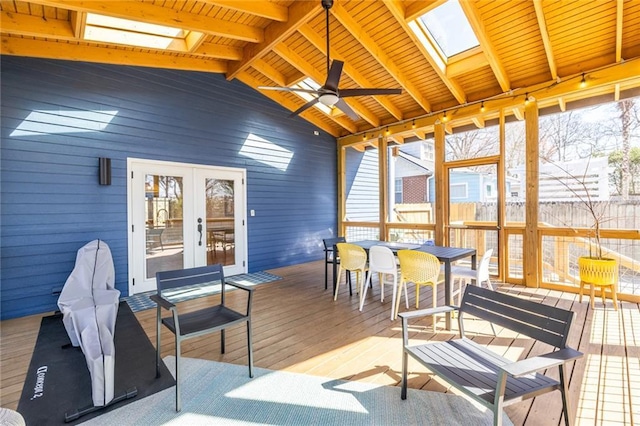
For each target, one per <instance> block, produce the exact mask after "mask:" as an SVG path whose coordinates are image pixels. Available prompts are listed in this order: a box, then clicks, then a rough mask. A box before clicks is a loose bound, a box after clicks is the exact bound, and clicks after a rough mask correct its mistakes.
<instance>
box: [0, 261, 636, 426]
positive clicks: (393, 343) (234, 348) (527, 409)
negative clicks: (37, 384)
mask: <svg viewBox="0 0 640 426" xmlns="http://www.w3.org/2000/svg"><path fill="white" fill-rule="evenodd" d="M323 266H324V265H323V263H322V262H313V263H308V264H302V265H296V266H291V267H286V268H281V269H275V270H271V271H269V272H271V273H274V274H276V275H279V276H281V277H283V279H282V280H280V281H277V282H274V283H270V284H265V285H262V286H258V287H257V288H256V292H255V299H254V311H253V314H254V324H253V334H254V356H255V365H256V366H258V367H263V368H269V369H274V370H286V371H293V372H299V373H306V374H313V375H319V376H326V377H332V378H340V379H349V380H362V381H367V382H375V383H379V384H385V385H391V386H394V385H398V384H399V381H400V373H401V347H402V343H401V342H402V341H401V329H400V322H399V321H393V322H392V321H390V319H389V314H390V299H391V289H390V288H389V287H387V288H386V291H385V293H386V297H385V301H384V303H380V290H379V287H374V290H373V291H370V292H369V293H368V295H367V303H366V304H365V307H364V311H363V312H359V311H358V304H357V297H356V296H355V295H354V296H352V297H350V296H349V293H348V290H347V288H346V286H345V287H342V288H341V292H340V294H339V296H338V300H337V301H336V302H334V301H333V298H332V295H331V291H330V290H329V291H325V290H324V282H323V280H324V272H323ZM499 291H503V292H508V293H511V294H518V295H520V296H521V297H524V298H529V299H534V300H539V301H541V302H542V303H546V304H550V305H555V306H559V307H563V308H566V309H571V310H573V311H575V312H576V317H575V320H574V324H573V328H572V333H571V336H570V346H572V347H574V348H577V349H579V350H581V351H582V352H584V353H585V354H586V355H585V357H584V358H582V359H581V360H579V361H578V362H576V363H575V366H574V367H573V368H572V370H571V374H570V378H571V381H570V393H571V401H572V405H573V411H574V412H575V413H576V418H577V424H584V425H594V424H595V425H603V424H607V425H634V424H636V425H640V305H638V304H632V303H625V302H623V303H622V306H621V309H620V310H618V311H617V312H616V311H614V310H613V308H612V305H611V303H610V302H609V303H608V306H607V309H603V307H602V304H601V302H600V303H597V304H596V309H595V310H592V309H590V308H589V306H588V303H587V301H586V299H585V301H584V302H583V303H578V300H577V296H576V295H574V294H571V293H563V292H558V291H551V290H544V289H537V290H532V289H527V288H523V287H518V286H512V285H506V284H503V285H499ZM409 292H410V293H411V292H412V289H411V288H410V289H409ZM240 293H242V292H232V293H230V296H231V297H230V298H229V299H230V301H231V303H238V304H239V306H240V305H241V304H242V303H243V301H242V300H240ZM211 297H213V298H216V297H217V296H211ZM430 298H431V295H430V290H429V289H428V288H423V289H422V291H421V307H428V306H429V303H430V302H429V301H430ZM587 299H588V298H587ZM184 303H185V304H187V306H188V308H189V309H190V308H192V307H193V308H197V307H198V306H199V304H201V303H203V299H200V301H198V302H184ZM410 306H411V309H413V308H414V306H415V300H414V299H412V298H410ZM401 309H403V308H401ZM136 316H137V317H138V319H139V320H140V322H141V323H142V325H143V327H144V328H145V330H146V331H147V334H148V335H149V337H150V339H151V341H152V342H155V310H147V311H142V312H139V313H137V314H136ZM40 317H41V316H39V315H37V316H31V317H26V318H20V319H15V320H8V321H3V322H2V323H0V327H1V329H0V332H1V333H2V334H1V336H2V338H1V343H0V351H1V354H0V377H1V379H0V380H1V383H0V385H1V393H0V397H1V400H0V405H2V406H3V407H8V408H13V409H15V408H16V407H17V403H18V399H19V397H20V392H21V390H22V384H23V382H24V377H25V374H26V370H27V368H28V365H29V360H30V357H31V352H32V350H33V347H34V344H35V339H36V336H37V333H38V328H39V324H40ZM430 322H431V321H430V319H429V320H426V321H425V322H424V324H418V327H417V328H416V331H417V332H418V333H417V336H416V337H417V338H418V339H420V340H424V341H427V340H443V339H450V338H453V337H456V335H457V334H456V333H457V331H456V329H457V326H456V327H455V329H454V330H453V331H442V330H441V329H442V327H443V326H444V319H443V318H442V319H440V320H439V321H438V325H439V327H440V330H439V331H438V332H437V333H433V331H432V328H431V326H430ZM471 323H472V324H471V326H470V327H469V329H470V330H469V331H470V332H472V334H473V335H474V340H476V341H478V342H481V343H483V344H487V345H488V346H489V347H491V348H492V349H493V350H495V351H498V352H500V353H503V354H504V355H505V356H507V357H508V358H511V359H518V358H523V357H527V356H531V355H534V354H537V353H542V352H544V351H545V350H546V349H547V348H544V347H543V346H542V345H540V344H538V343H536V344H533V342H532V341H531V340H530V339H528V338H527V337H525V336H520V335H514V334H513V333H510V332H509V331H508V330H504V329H497V330H496V331H497V332H498V336H497V337H494V336H493V334H492V333H491V330H490V328H489V327H488V325H487V324H486V323H483V322H481V321H478V320H476V321H472V322H471ZM245 338H246V337H245V333H244V330H243V329H242V328H240V329H238V330H237V331H234V330H231V331H230V332H229V333H228V337H227V354H225V355H224V356H221V355H220V354H219V344H218V337H217V336H215V337H213V336H208V337H203V338H200V339H192V340H189V341H187V342H185V343H184V344H183V356H187V357H197V358H206V359H212V360H216V361H225V362H231V363H237V364H245V363H246V347H245ZM163 339H164V341H163V342H164V343H163V351H162V354H163V356H166V355H171V354H172V353H173V339H172V338H171V336H170V335H169V334H167V335H166V337H164V334H163ZM409 386H410V387H412V388H419V389H425V390H432V391H439V392H447V391H448V389H447V387H446V386H444V385H443V384H442V382H439V381H438V379H434V378H433V377H432V375H431V374H430V373H429V372H428V371H426V370H424V369H422V368H421V367H420V366H419V365H418V364H417V363H413V362H410V383H409ZM398 402H400V391H399V390H398ZM507 414H508V415H509V417H510V418H511V420H512V421H513V423H514V424H515V425H527V426H530V425H557V424H562V423H563V422H562V421H561V420H560V418H561V401H560V394H559V393H558V392H552V393H550V394H546V395H543V396H541V397H538V398H536V399H534V400H528V401H525V402H521V403H518V404H515V405H512V406H510V407H507Z"/></svg>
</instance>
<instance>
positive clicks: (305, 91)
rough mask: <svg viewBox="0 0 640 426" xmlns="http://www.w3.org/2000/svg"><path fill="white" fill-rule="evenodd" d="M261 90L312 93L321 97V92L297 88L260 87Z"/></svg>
mask: <svg viewBox="0 0 640 426" xmlns="http://www.w3.org/2000/svg"><path fill="white" fill-rule="evenodd" d="M258 89H260V90H277V91H280V92H302V93H311V94H312V95H318V96H319V95H320V92H319V91H317V90H312V89H299V88H297V87H274V86H258Z"/></svg>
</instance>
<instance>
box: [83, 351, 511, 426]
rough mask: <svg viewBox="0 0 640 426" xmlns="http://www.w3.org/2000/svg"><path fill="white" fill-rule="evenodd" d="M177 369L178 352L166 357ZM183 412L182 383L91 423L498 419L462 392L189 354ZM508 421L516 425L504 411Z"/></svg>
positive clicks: (393, 422) (442, 422)
mask: <svg viewBox="0 0 640 426" xmlns="http://www.w3.org/2000/svg"><path fill="white" fill-rule="evenodd" d="M164 361H165V363H166V364H167V366H168V367H169V370H171V371H172V372H173V371H174V370H175V358H174V357H173V356H169V357H166V358H165V359H164ZM182 371H183V372H182V380H183V382H182V411H181V412H180V413H176V412H175V388H173V387H172V388H169V389H166V390H164V391H161V392H159V393H156V394H154V395H151V396H148V397H146V398H144V399H141V400H140V401H137V402H133V403H130V404H128V405H126V406H124V407H122V408H119V409H117V410H114V411H111V412H108V413H106V414H104V415H102V416H99V417H96V418H94V419H91V420H89V421H88V422H86V423H83V424H86V425H101V426H102V425H438V426H442V425H474V426H476V425H491V424H493V416H492V414H491V412H490V411H488V410H485V409H484V408H481V407H479V406H477V405H474V404H473V403H471V402H470V401H469V400H467V399H466V398H464V397H462V396H457V395H449V394H444V393H438V392H427V391H420V390H415V389H409V393H408V397H407V399H406V400H405V401H403V400H401V399H400V388H399V387H394V386H381V385H374V384H369V383H362V382H350V381H345V380H336V379H329V378H326V377H317V376H310V375H306V374H298V373H289V372H284V371H271V370H266V369H262V368H255V369H254V378H253V379H250V378H249V374H248V369H247V367H246V366H242V365H234V364H225V363H219V362H214V361H206V360H201V359H192V358H183V363H182ZM504 424H505V425H512V423H511V421H509V419H508V418H507V416H506V415H505V416H504Z"/></svg>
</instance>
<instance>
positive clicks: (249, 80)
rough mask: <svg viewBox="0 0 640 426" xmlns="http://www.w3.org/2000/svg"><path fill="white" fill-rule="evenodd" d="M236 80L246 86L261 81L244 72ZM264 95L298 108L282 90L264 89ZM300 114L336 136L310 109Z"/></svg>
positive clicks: (291, 108) (331, 128)
mask: <svg viewBox="0 0 640 426" xmlns="http://www.w3.org/2000/svg"><path fill="white" fill-rule="evenodd" d="M238 80H240V81H241V82H243V83H244V84H246V85H247V86H251V87H257V86H260V85H261V82H260V81H259V80H257V79H256V78H255V77H253V76H251V75H249V74H248V73H246V72H243V73H240V74H239V75H238ZM264 95H265V96H266V97H268V98H270V99H271V100H273V101H274V102H276V103H278V104H280V105H282V106H283V107H285V108H288V109H289V110H291V111H293V110H295V109H297V108H298V106H297V104H296V103H295V102H293V101H291V100H290V99H288V98H287V97H286V95H284V94H283V93H282V92H276V91H272V90H269V91H265V92H264ZM301 116H302V117H303V118H304V119H305V120H307V121H308V122H310V123H312V124H313V125H315V126H318V127H319V128H320V129H322V130H324V131H325V132H327V133H329V134H331V135H333V136H336V137H337V136H338V132H337V131H336V129H335V128H333V127H331V126H329V125H328V124H327V123H325V122H323V121H322V120H318V119H317V118H316V117H315V116H314V115H313V113H312V112H311V111H309V110H307V111H305V112H303V113H302V114H301Z"/></svg>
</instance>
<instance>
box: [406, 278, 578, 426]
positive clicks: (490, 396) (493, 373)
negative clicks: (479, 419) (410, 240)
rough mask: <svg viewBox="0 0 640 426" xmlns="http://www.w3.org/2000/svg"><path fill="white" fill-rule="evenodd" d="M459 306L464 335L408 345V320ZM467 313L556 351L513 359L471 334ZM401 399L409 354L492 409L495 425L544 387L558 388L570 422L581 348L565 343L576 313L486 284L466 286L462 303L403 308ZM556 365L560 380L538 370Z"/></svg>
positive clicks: (542, 390)
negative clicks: (572, 378)
mask: <svg viewBox="0 0 640 426" xmlns="http://www.w3.org/2000/svg"><path fill="white" fill-rule="evenodd" d="M452 311H458V312H459V315H458V324H459V327H460V338H459V339H453V340H449V341H444V342H433V343H426V344H421V345H416V346H411V345H409V320H412V319H416V318H421V317H424V316H430V315H433V314H435V313H444V312H452ZM466 314H469V315H472V316H474V317H476V318H480V319H483V320H486V321H489V322H490V323H492V324H496V325H499V326H502V327H505V328H508V329H510V330H513V331H515V332H517V333H521V334H525V335H527V336H529V337H531V338H534V339H536V340H538V341H540V342H544V343H547V344H549V345H551V346H553V347H554V348H556V350H554V351H552V352H550V353H547V354H544V355H540V356H536V357H532V358H527V359H523V360H520V361H510V360H508V359H506V358H504V357H502V356H500V355H497V354H495V353H493V352H492V351H490V350H488V349H487V348H486V347H484V346H481V345H479V344H477V343H475V342H474V341H472V340H470V339H467V338H466V337H465V333H464V317H465V315H466ZM399 316H400V317H401V318H402V342H403V347H404V350H403V355H402V392H401V397H402V399H406V398H407V364H408V359H409V355H411V356H412V357H413V358H414V359H416V360H417V361H419V362H420V363H421V364H422V365H424V366H426V367H427V368H428V369H429V370H431V371H432V372H434V373H435V374H436V375H438V376H439V377H441V378H442V379H443V380H445V381H446V382H448V383H449V384H450V385H452V386H453V387H455V388H456V389H458V390H460V391H462V392H463V393H464V394H466V395H468V396H469V397H471V398H473V399H474V400H476V401H478V402H480V403H481V404H482V405H484V406H486V407H488V408H489V409H491V410H492V411H493V419H494V420H493V423H494V425H501V424H502V410H503V407H505V406H507V405H510V404H512V403H515V402H520V401H523V400H525V399H528V398H533V397H535V396H537V395H541V394H543V393H546V392H551V391H554V390H559V391H560V392H561V394H562V407H563V413H564V419H565V424H566V425H571V424H572V418H571V417H570V414H569V412H570V410H569V400H568V375H567V371H566V364H567V363H568V362H569V361H573V360H576V359H578V358H580V357H582V355H583V354H582V353H581V352H578V351H576V350H574V349H571V348H569V347H567V346H566V341H567V337H568V334H569V327H570V326H571V321H572V319H573V312H571V311H567V310H564V309H560V308H556V307H553V306H548V305H543V304H540V303H535V302H532V301H528V300H524V299H521V298H518V297H514V296H510V295H507V294H503V293H498V292H495V291H491V290H488V289H484V288H482V287H476V286H467V288H466V290H465V293H464V296H463V298H462V302H461V303H460V307H455V306H443V307H438V308H432V309H423V310H420V311H414V312H403V313H400V314H399ZM552 367H558V369H559V379H560V380H559V381H558V380H555V379H553V378H551V377H548V376H545V375H544V374H540V373H538V372H539V371H542V370H545V369H548V368H552Z"/></svg>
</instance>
